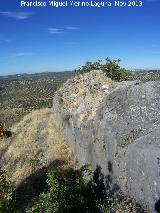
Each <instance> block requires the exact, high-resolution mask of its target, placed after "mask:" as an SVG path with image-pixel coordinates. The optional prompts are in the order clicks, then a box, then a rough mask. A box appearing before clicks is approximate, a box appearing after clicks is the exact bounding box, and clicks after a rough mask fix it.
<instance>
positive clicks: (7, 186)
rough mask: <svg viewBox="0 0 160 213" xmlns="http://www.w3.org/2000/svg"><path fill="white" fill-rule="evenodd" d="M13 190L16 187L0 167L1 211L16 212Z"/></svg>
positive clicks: (4, 212) (6, 212)
mask: <svg viewBox="0 0 160 213" xmlns="http://www.w3.org/2000/svg"><path fill="white" fill-rule="evenodd" d="M13 191H14V187H13V185H12V184H11V182H10V181H9V180H7V174H6V172H5V171H4V170H1V169H0V212H1V213H10V212H14V210H13V207H14V204H13V200H14V199H13Z"/></svg>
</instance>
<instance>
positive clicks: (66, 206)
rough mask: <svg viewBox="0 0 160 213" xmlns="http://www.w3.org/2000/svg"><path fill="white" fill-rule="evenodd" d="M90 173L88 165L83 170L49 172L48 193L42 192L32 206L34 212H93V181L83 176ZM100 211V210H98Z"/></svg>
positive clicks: (68, 169)
mask: <svg viewBox="0 0 160 213" xmlns="http://www.w3.org/2000/svg"><path fill="white" fill-rule="evenodd" d="M85 173H88V170H87V169H86V167H82V169H81V170H78V171H77V170H76V171H75V170H73V169H72V168H67V169H65V170H61V171H52V172H49V173H48V181H47V183H48V187H49V191H48V192H47V193H42V194H41V195H40V196H39V198H38V201H37V202H36V203H35V205H34V206H33V207H32V210H31V211H32V212H33V213H40V212H45V213H64V212H70V213H71V212H93V211H92V210H93V209H94V210H95V209H96V206H95V205H96V203H95V202H94V199H92V197H93V193H92V191H93V183H92V181H91V180H85V179H84V178H83V177H84V175H85ZM97 212H98V211H97Z"/></svg>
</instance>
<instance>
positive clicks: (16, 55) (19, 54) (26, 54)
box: [12, 52, 34, 57]
mask: <svg viewBox="0 0 160 213" xmlns="http://www.w3.org/2000/svg"><path fill="white" fill-rule="evenodd" d="M32 55H34V53H32V52H19V53H13V54H12V57H21V56H32Z"/></svg>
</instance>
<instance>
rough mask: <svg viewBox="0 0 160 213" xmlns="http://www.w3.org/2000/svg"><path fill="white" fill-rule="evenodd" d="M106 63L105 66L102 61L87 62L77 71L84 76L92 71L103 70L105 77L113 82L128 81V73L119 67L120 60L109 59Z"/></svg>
mask: <svg viewBox="0 0 160 213" xmlns="http://www.w3.org/2000/svg"><path fill="white" fill-rule="evenodd" d="M105 60H106V62H105V63H104V64H103V63H102V61H101V60H98V61H96V62H89V61H87V62H86V64H85V65H84V66H82V67H80V68H79V69H77V70H75V72H76V73H77V74H83V73H86V72H90V71H91V70H102V71H103V72H104V73H105V75H106V76H107V77H109V78H111V79H112V80H115V81H122V80H126V76H127V74H126V71H125V69H123V68H121V67H120V66H119V63H120V60H119V59H118V60H111V59H109V58H106V59H105Z"/></svg>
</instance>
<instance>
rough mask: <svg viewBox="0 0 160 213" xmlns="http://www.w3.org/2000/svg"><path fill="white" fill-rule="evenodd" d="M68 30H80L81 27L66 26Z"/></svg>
mask: <svg viewBox="0 0 160 213" xmlns="http://www.w3.org/2000/svg"><path fill="white" fill-rule="evenodd" d="M65 29H66V30H79V27H65Z"/></svg>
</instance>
